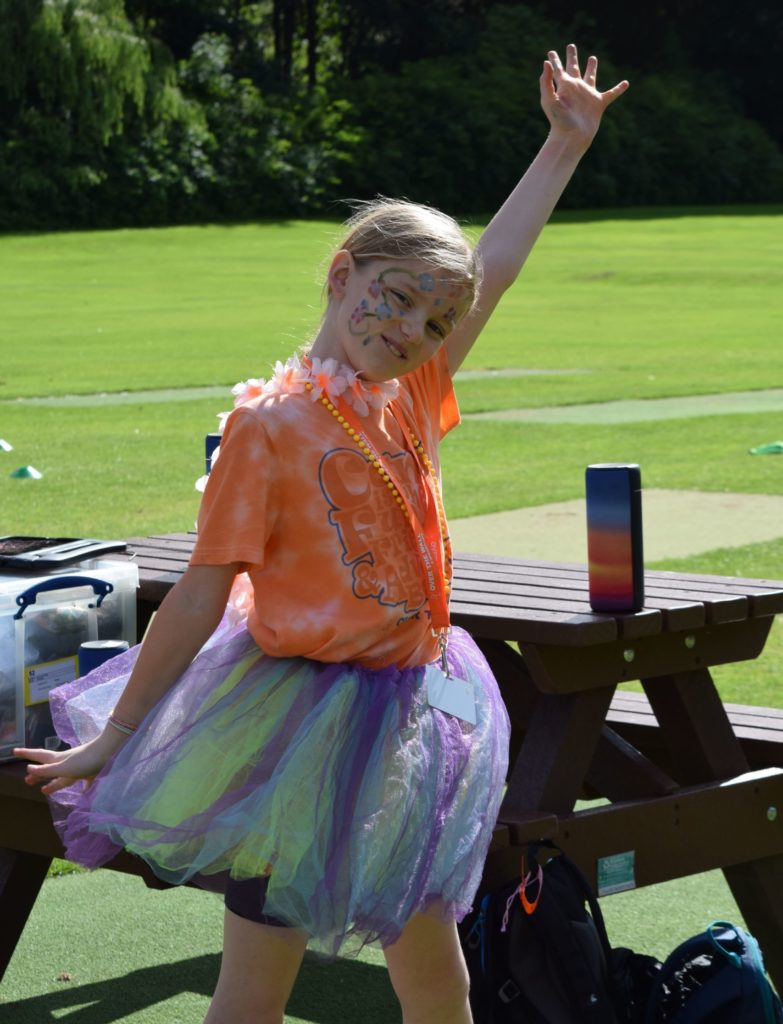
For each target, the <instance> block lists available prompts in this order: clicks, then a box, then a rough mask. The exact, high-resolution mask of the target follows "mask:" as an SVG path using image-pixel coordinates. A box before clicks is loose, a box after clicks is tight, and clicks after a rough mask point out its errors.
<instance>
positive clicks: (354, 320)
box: [348, 299, 373, 335]
mask: <svg viewBox="0 0 783 1024" xmlns="http://www.w3.org/2000/svg"><path fill="white" fill-rule="evenodd" d="M372 315H373V314H372V313H370V304H369V303H368V301H367V299H362V301H361V302H360V303H359V305H358V306H357V307H356V309H355V310H354V311H353V313H351V318H350V320H349V321H348V330H349V331H350V332H351V334H354V335H356V334H364V332H365V331H366V330H367V324H366V320H367V317H368V316H372Z"/></svg>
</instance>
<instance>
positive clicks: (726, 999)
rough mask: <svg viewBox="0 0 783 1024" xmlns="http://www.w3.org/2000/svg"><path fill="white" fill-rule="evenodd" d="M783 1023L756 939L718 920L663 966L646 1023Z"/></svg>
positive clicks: (682, 947)
mask: <svg viewBox="0 0 783 1024" xmlns="http://www.w3.org/2000/svg"><path fill="white" fill-rule="evenodd" d="M663 1021H666V1022H669V1024H781V1022H783V1007H781V1003H780V1000H779V999H778V997H777V996H776V995H775V993H774V992H773V991H772V987H771V986H770V984H769V981H768V980H767V976H766V973H765V971H764V961H763V960H762V958H761V950H760V949H759V945H758V943H757V942H756V940H755V939H754V938H753V936H752V935H749V934H748V933H747V932H746V931H743V929H742V928H738V927H737V926H736V925H733V924H729V922H728V921H715V922H714V923H713V924H711V925H710V926H709V928H707V929H706V931H704V932H702V933H701V934H700V935H695V936H694V937H693V938H691V939H688V940H687V941H686V942H683V943H682V944H681V945H679V946H678V947H677V948H676V949H675V950H674V951H673V952H672V953H670V954H669V956H668V957H667V958H666V960H665V961H664V963H663V967H662V968H661V971H660V972H659V974H658V976H657V978H656V980H655V983H654V985H653V987H652V990H651V992H650V995H649V999H648V1002H647V1007H646V1013H645V1017H644V1024H661V1022H663Z"/></svg>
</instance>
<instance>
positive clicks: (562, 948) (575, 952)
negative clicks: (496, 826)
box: [460, 840, 660, 1024]
mask: <svg viewBox="0 0 783 1024" xmlns="http://www.w3.org/2000/svg"><path fill="white" fill-rule="evenodd" d="M542 849H544V850H546V851H549V857H548V859H546V860H545V862H544V863H542V862H541V861H542V860H544V858H540V857H539V854H540V853H541V851H542ZM551 854H557V855H556V856H552V855H551ZM523 864H524V865H525V869H526V874H525V878H524V879H521V878H517V879H515V880H513V881H511V882H509V883H508V884H507V885H504V886H502V887H501V888H500V889H497V890H495V891H494V892H491V893H488V894H487V895H485V896H484V898H483V899H482V901H481V904H480V906H479V909H478V911H475V912H474V913H472V914H471V915H469V917H468V918H466V919H465V921H463V922H462V924H461V925H460V935H461V939H462V947H463V951H464V953H465V959H466V961H467V964H468V971H469V973H470V979H471V993H470V1002H471V1008H472V1010H473V1017H474V1020H475V1022H476V1024H629V1022H631V1021H634V1022H636V1021H639V1022H640V1021H641V1020H642V1018H641V1016H640V1013H641V1008H642V1006H643V1003H644V1002H645V1000H646V996H647V991H648V989H649V987H650V985H651V983H652V979H653V977H654V973H655V971H656V970H657V969H658V968H659V967H660V964H659V963H658V961H657V960H655V959H654V958H653V957H644V956H639V955H638V954H635V953H631V951H630V950H612V948H611V947H610V945H609V941H608V939H607V935H606V928H605V926H604V921H603V916H602V914H601V910H600V908H599V906H598V900H597V899H596V898H595V895H594V893H593V891H592V889H591V888H590V885H589V883H588V882H587V880H586V879H585V877H584V875H583V874H582V872H581V871H580V870H579V868H578V867H577V866H576V864H574V862H573V861H572V860H571V859H570V858H569V857H568V856H566V855H565V854H564V853H563V852H562V850H560V848H559V847H558V846H556V845H555V844H554V843H552V842H549V841H548V840H541V841H539V842H537V843H530V844H528V846H527V847H526V849H525V856H524V861H523ZM588 907H589V910H588Z"/></svg>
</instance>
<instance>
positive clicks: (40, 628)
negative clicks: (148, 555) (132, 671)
mask: <svg viewBox="0 0 783 1024" xmlns="http://www.w3.org/2000/svg"><path fill="white" fill-rule="evenodd" d="M138 585H139V572H138V568H137V567H136V565H135V564H133V563H132V562H122V561H109V560H92V561H88V562H82V563H79V564H77V565H71V566H69V567H68V568H67V569H62V570H59V571H56V572H51V573H49V574H48V575H46V576H29V575H24V576H23V575H15V574H9V573H0V761H7V760H11V759H12V758H13V753H12V751H13V748H14V747H18V746H26V747H49V748H51V749H57V747H58V746H59V739H58V738H57V736H56V735H55V731H54V728H53V726H52V718H51V715H50V713H49V691H50V690H51V689H53V688H54V687H55V686H60V685H62V684H63V683H67V682H70V681H71V680H72V679H75V678H76V677H77V675H78V656H79V645H80V644H82V643H84V642H85V641H88V640H127V641H128V643H129V644H131V645H132V644H135V643H136V588H137V587H138Z"/></svg>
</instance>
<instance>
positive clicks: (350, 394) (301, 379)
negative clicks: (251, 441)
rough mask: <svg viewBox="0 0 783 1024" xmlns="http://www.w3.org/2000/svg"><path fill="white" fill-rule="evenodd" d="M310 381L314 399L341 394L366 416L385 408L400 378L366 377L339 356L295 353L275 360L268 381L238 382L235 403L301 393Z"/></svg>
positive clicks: (240, 403)
mask: <svg viewBox="0 0 783 1024" xmlns="http://www.w3.org/2000/svg"><path fill="white" fill-rule="evenodd" d="M307 384H311V385H312V388H311V389H308V390H309V391H310V399H311V400H312V401H313V402H317V401H318V399H319V398H321V396H322V395H325V396H326V397H327V398H328V399H329V401H330V402H334V401H336V400H337V399H338V398H342V399H343V400H344V401H345V402H346V403H347V404H348V405H350V406H352V407H353V408H354V409H355V410H356V412H357V413H358V414H359V415H360V416H366V415H367V414H368V413H369V411H370V408H371V407H372V408H373V409H383V408H384V407H385V406H386V405H388V404H389V402H391V401H392V400H393V399H395V398H396V397H397V395H398V394H399V392H400V385H399V382H398V381H397V380H387V381H372V380H364V379H363V378H362V377H360V376H359V375H358V374H357V373H356V371H355V370H353V369H351V367H350V366H345V365H342V366H341V365H340V364H339V363H338V362H337V360H336V359H319V358H318V356H305V357H304V358H303V359H301V360H300V359H299V357H298V356H296V355H293V356H291V357H290V359H288V360H287V361H286V362H285V363H281V362H277V363H276V364H275V368H274V373H273V374H272V376H271V377H270V379H269V380H268V381H264V380H256V379H251V380H246V381H242V382H241V383H239V384H236V385H235V386H234V388H233V389H232V393H233V395H234V407H235V408H236V407H237V406H239V405H244V404H245V403H246V402H250V401H252V400H253V399H254V398H258V397H259V396H260V395H274V396H276V395H290V394H301V393H302V392H303V391H304V390H305V385H307Z"/></svg>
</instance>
